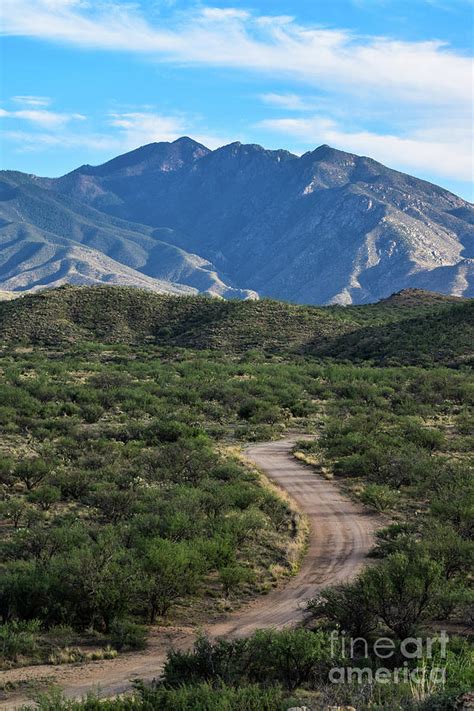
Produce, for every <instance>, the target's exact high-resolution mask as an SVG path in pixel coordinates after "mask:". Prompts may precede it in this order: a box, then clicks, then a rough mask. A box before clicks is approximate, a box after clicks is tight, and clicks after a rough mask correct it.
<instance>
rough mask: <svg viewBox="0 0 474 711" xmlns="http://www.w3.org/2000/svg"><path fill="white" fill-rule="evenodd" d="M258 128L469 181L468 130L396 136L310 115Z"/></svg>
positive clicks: (280, 120)
mask: <svg viewBox="0 0 474 711" xmlns="http://www.w3.org/2000/svg"><path fill="white" fill-rule="evenodd" d="M259 127H263V128H266V129H268V130H271V131H276V132H278V133H282V134H284V135H285V136H291V137H293V138H296V139H298V141H300V142H301V143H303V144H304V143H306V144H307V145H308V146H311V147H313V146H316V145H319V144H321V143H329V144H330V145H332V146H333V147H335V148H339V149H341V150H346V151H349V152H353V153H362V154H364V155H368V156H370V157H371V158H375V159H376V160H378V161H380V162H382V163H385V164H388V165H389V166H393V165H397V166H398V167H402V166H403V167H404V168H405V169H406V170H411V171H428V172H432V173H434V174H437V175H440V176H449V177H452V178H456V179H459V180H471V179H472V175H473V167H474V166H473V155H472V152H471V151H466V150H465V145H466V141H469V131H468V127H462V126H459V127H458V130H457V131H456V130H454V131H453V133H452V134H451V135H450V134H449V131H448V132H447V133H446V134H445V133H443V132H440V131H439V130H438V131H436V130H434V129H431V130H428V131H426V132H424V131H422V130H419V131H414V132H413V133H412V134H411V135H407V136H396V135H391V134H378V133H374V132H371V131H345V130H344V129H343V128H342V127H341V126H339V125H338V124H337V123H336V122H335V121H333V120H331V119H328V118H325V117H320V116H313V117H310V118H281V119H267V120H265V121H261V122H260V124H259Z"/></svg>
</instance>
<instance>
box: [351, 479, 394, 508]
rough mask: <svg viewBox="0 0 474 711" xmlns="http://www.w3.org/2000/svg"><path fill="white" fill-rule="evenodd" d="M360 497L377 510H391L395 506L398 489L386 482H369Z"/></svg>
mask: <svg viewBox="0 0 474 711" xmlns="http://www.w3.org/2000/svg"><path fill="white" fill-rule="evenodd" d="M360 499H361V501H362V502H363V503H364V504H366V506H370V507H371V508H373V509H375V510H376V511H389V510H390V509H392V508H393V507H394V506H395V504H396V502H397V499H398V496H397V492H396V491H394V490H393V489H391V488H390V487H389V486H386V485H385V484H367V485H366V486H365V487H364V490H363V491H362V493H361V495H360Z"/></svg>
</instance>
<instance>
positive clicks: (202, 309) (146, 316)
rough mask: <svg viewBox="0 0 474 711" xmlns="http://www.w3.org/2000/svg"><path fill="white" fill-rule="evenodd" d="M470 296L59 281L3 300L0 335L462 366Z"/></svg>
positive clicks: (473, 331) (468, 347) (472, 331)
mask: <svg viewBox="0 0 474 711" xmlns="http://www.w3.org/2000/svg"><path fill="white" fill-rule="evenodd" d="M473 308H474V307H473V302H472V301H470V300H460V299H454V300H453V299H452V298H451V297H442V296H441V295H439V294H433V295H431V294H429V293H428V292H411V293H410V294H407V295H405V296H404V295H403V294H402V295H400V294H399V295H396V296H395V297H393V298H392V299H389V300H386V301H385V302H381V303H379V304H375V305H367V306H353V307H345V308H344V307H339V306H337V307H336V306H334V307H314V306H299V305H292V304H287V303H284V302H278V301H271V300H262V301H223V300H218V299H211V298H206V297H202V296H196V297H194V296H192V297H174V296H169V295H161V294H151V293H148V292H145V291H141V290H138V289H133V288H126V287H111V286H109V287H107V286H93V287H70V286H67V287H63V288H60V289H55V290H48V291H44V292H42V293H39V294H34V295H26V296H24V297H22V298H20V299H16V300H15V301H13V302H4V303H1V304H0V335H1V339H2V340H3V341H4V342H9V343H20V342H21V343H33V344H41V345H56V344H64V343H81V342H85V341H92V340H99V341H101V342H105V343H124V344H145V343H153V344H156V345H160V346H175V347H184V348H196V349H208V350H214V349H220V350H222V351H224V352H227V353H242V352H245V351H247V350H251V349H254V348H257V349H259V350H263V351H265V352H267V353H273V354H299V355H306V356H314V357H324V358H327V357H330V358H337V359H340V360H341V359H342V360H350V361H359V360H374V361H375V362H378V363H396V362H401V363H410V364H417V363H421V364H424V363H427V364H429V363H430V362H443V363H447V364H451V365H456V364H461V363H465V362H467V361H468V360H469V358H470V357H471V351H472V342H473V337H474V327H473V324H474V319H473Z"/></svg>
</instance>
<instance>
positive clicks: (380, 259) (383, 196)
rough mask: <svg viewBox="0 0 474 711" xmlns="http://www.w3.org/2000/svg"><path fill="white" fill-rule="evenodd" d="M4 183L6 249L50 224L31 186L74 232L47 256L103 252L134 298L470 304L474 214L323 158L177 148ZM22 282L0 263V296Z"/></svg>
mask: <svg viewBox="0 0 474 711" xmlns="http://www.w3.org/2000/svg"><path fill="white" fill-rule="evenodd" d="M0 181H1V182H2V184H4V183H7V184H8V183H9V184H10V193H8V189H7V190H6V192H5V186H4V189H3V194H2V196H0V220H1V222H0V245H5V244H8V243H9V241H11V238H12V234H13V235H14V237H15V238H16V239H17V240H19V239H20V240H22V241H23V242H24V243H28V240H31V239H32V235H35V233H36V232H37V231H38V230H40V231H41V230H43V229H44V224H45V222H46V218H45V217H44V216H43V215H41V216H38V210H37V211H36V212H35V213H34V214H32V212H33V211H32V209H31V205H28V204H27V203H28V200H32V197H31V190H32V186H34V188H35V189H36V190H37V191H38V195H37V198H38V200H39V201H40V202H41V201H43V202H44V204H45V205H48V206H51V205H52V203H51V201H56V202H55V207H54V209H55V210H56V213H59V212H61V210H63V211H64V213H65V214H64V217H58V220H57V221H60V222H64V223H68V224H69V225H70V232H69V233H68V234H66V233H65V231H64V229H63V230H62V231H61V230H59V233H60V234H57V232H58V228H57V227H56V224H54V225H52V226H51V220H50V223H49V227H48V230H47V231H48V232H49V233H50V234H49V235H48V241H49V242H50V243H51V242H55V241H56V242H57V239H58V238H60V239H61V240H64V239H70V240H71V241H72V242H74V243H77V242H79V243H81V244H83V245H84V246H86V247H89V248H92V249H98V250H99V251H102V252H103V253H104V255H105V256H106V257H109V258H111V259H114V260H115V261H117V262H119V263H120V264H123V266H124V267H125V268H127V269H132V270H135V272H137V274H136V277H135V278H136V281H137V285H138V284H141V285H143V279H145V280H146V279H147V278H148V279H156V280H161V281H162V282H163V281H171V282H174V281H175V280H176V279H178V278H184V283H183V284H180V282H176V283H177V284H178V285H181V286H183V287H187V288H189V289H196V290H197V291H207V292H208V293H211V294H215V295H218V296H224V297H225V298H227V297H230V298H256V297H257V296H260V297H262V296H269V297H272V298H278V299H283V300H288V301H293V302H297V303H314V304H318V303H319V304H325V303H339V304H345V305H348V304H351V303H356V304H357V303H370V302H375V301H378V300H380V299H382V298H385V297H388V296H389V295H390V294H391V293H393V292H396V291H399V290H401V289H404V288H407V287H413V288H423V289H427V290H433V291H439V292H444V293H451V294H454V295H458V296H461V295H465V296H472V295H474V208H473V206H472V205H471V204H470V203H467V202H466V201H464V200H462V199H461V198H459V197H457V196H456V195H454V194H453V193H450V192H449V191H447V190H444V189H443V188H441V187H439V186H436V185H434V184H432V183H428V182H427V181H423V180H419V179H418V178H415V177H413V176H409V175H406V174H404V173H401V172H399V171H394V170H392V169H390V168H387V167H386V166H383V165H382V164H380V163H378V162H377V161H374V160H373V159H371V158H368V157H364V156H357V155H355V154H352V153H347V152H344V151H339V150H337V149H335V148H332V147H330V146H328V145H322V146H319V147H318V148H316V149H315V150H313V151H308V152H307V153H305V154H303V155H302V156H296V155H294V154H292V153H290V152H289V151H285V150H268V149H265V148H263V147H262V146H259V145H258V144H242V143H240V142H234V143H231V144H228V145H226V146H222V147H221V148H218V149H216V150H213V151H212V150H209V149H208V148H206V147H205V146H203V145H202V144H200V143H198V142H197V141H194V140H193V139H191V138H189V137H182V138H181V139H177V140H176V141H173V142H161V143H151V144H147V145H145V146H141V147H139V148H137V149H135V150H133V151H130V152H128V153H125V154H123V155H121V156H117V157H116V158H113V159H111V160H110V161H107V162H106V163H103V164H102V165H100V166H88V165H85V166H81V167H79V168H77V169H76V170H74V171H71V172H70V173H68V174H66V175H65V176H62V177H60V178H38V177H36V176H29V175H26V174H19V173H15V172H8V171H3V172H2V173H0ZM12 185H13V187H12ZM0 187H1V186H0ZM12 190H13V192H12ZM15 191H16V193H15ZM28 196H29V197H28ZM15 200H16V205H15V210H16V213H15V214H16V217H15V219H12V214H13V212H14V211H15V210H10V211H9V209H8V203H9V202H12V201H15ZM48 209H50V210H53V207H48ZM70 209H72V211H73V212H74V215H75V217H74V219H72V218H71V215H70V214H67V213H68V211H69V210H70ZM91 210H92V211H93V213H91V212H90V211H91ZM68 220H69V222H68ZM84 220H86V221H88V223H90V222H92V225H90V224H89V225H88V227H87V228H86V227H85V226H84V224H83V223H84ZM11 223H12V224H11ZM104 231H105V233H106V235H107V236H104ZM51 233H52V234H53V235H54V238H53V237H51ZM132 233H133V234H132ZM100 235H102V236H101V237H100ZM42 239H45V237H44V234H43V235H42ZM137 244H139V247H136V246H132V245H137ZM160 244H161V245H164V246H160ZM73 246H75V247H76V246H77V244H74V245H73ZM173 250H175V251H173ZM2 251H3V250H0V255H1V253H2ZM138 253H139V254H140V256H138ZM171 254H173V260H174V265H173V267H172V268H170V267H169V263H168V260H169V256H170V255H171ZM0 258H1V256H0ZM11 264H12V262H11ZM16 269H17V272H21V271H23V269H22V263H21V261H18V264H17V266H16ZM30 271H31V270H30ZM43 271H44V270H43ZM14 277H15V275H14V274H12V273H11V270H10V272H9V273H8V274H5V273H4V271H2V266H1V262H0V289H5V290H10V289H11V288H12V285H13V289H16V288H17V287H16V286H15V283H16V282H15V280H14ZM129 277H130V278H131V275H130V274H129ZM12 279H13V282H12ZM104 280H105V275H104V277H103V278H102V277H99V276H98V281H104ZM37 281H38V280H36V281H35V279H34V278H32V287H35V285H36V282H37ZM52 283H54V282H52ZM27 286H28V284H27V283H23V282H22V287H21V288H27ZM150 287H152V283H150Z"/></svg>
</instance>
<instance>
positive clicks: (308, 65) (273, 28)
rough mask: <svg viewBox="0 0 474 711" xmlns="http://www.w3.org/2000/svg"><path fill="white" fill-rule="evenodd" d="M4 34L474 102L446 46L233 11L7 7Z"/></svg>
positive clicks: (52, 4) (41, 0)
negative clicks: (151, 13) (156, 13)
mask: <svg viewBox="0 0 474 711" xmlns="http://www.w3.org/2000/svg"><path fill="white" fill-rule="evenodd" d="M3 32H4V33H6V34H12V35H24V36H31V37H39V38H42V39H46V40H53V41H57V42H65V43H68V44H73V45H77V46H81V47H95V48H97V47H98V48H101V49H103V50H120V51H128V52H134V53H142V54H148V55H151V56H153V57H155V58H158V59H162V60H166V61H179V62H184V63H191V64H205V65H209V66H223V67H235V68H239V69H248V70H254V71H258V72H268V73H272V74H277V75H279V76H281V75H285V76H287V77H293V78H296V79H298V80H301V81H305V82H308V83H310V84H313V85H318V86H321V87H324V88H327V89H332V90H333V89H334V88H335V87H339V88H340V89H344V91H350V92H354V93H357V94H358V95H360V94H363V93H364V92H373V91H374V90H375V91H377V92H378V97H379V99H380V97H382V96H383V97H384V98H385V100H389V101H395V100H399V99H400V98H403V100H404V101H408V102H410V103H415V104H416V103H420V102H421V103H423V102H425V101H430V102H434V103H436V104H441V105H447V104H449V103H451V102H453V101H456V102H460V103H462V104H465V103H467V102H469V100H470V96H471V89H470V81H471V71H472V62H471V60H470V59H469V58H467V57H465V56H463V55H461V54H458V53H456V52H454V51H453V50H452V49H450V48H449V47H448V46H446V45H444V44H443V43H441V42H437V41H436V42H402V41H398V40H393V39H390V38H386V37H358V36H355V35H353V34H351V33H350V32H347V31H341V30H330V29H320V28H315V27H310V26H303V25H300V24H298V23H297V22H296V21H295V20H294V19H292V18H290V17H262V16H258V15H255V14H251V13H250V12H246V11H242V10H238V9H232V8H228V9H225V10H224V9H220V8H209V7H204V8H199V9H197V10H194V11H192V12H191V11H188V12H187V13H180V14H179V15H177V19H176V20H175V21H174V23H173V22H170V23H169V24H168V25H166V26H165V25H158V26H153V25H151V24H150V23H149V22H147V21H146V20H145V19H144V18H143V17H142V16H141V15H140V14H139V13H138V11H137V10H136V8H134V7H133V6H130V5H127V4H121V3H118V2H107V3H98V4H97V5H94V4H92V3H88V2H82V1H81V0H3Z"/></svg>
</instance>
